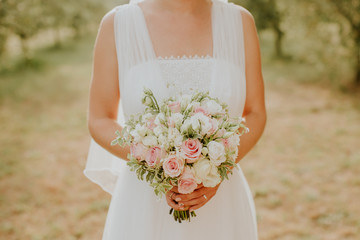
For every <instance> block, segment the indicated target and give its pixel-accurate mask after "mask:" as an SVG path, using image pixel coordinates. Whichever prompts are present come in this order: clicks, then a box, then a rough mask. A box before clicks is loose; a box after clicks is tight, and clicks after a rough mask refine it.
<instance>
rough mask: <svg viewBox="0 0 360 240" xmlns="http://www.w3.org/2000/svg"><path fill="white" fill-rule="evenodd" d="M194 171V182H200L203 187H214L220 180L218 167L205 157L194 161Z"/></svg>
mask: <svg viewBox="0 0 360 240" xmlns="http://www.w3.org/2000/svg"><path fill="white" fill-rule="evenodd" d="M194 171H195V178H196V182H197V183H198V184H200V183H201V182H202V183H203V185H204V186H205V187H215V186H216V185H217V184H219V183H220V182H221V177H220V174H219V172H218V168H217V167H216V166H215V165H214V164H213V163H211V162H210V161H209V160H208V159H206V158H203V159H201V160H199V161H197V162H195V163H194Z"/></svg>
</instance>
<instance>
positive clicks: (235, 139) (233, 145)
mask: <svg viewBox="0 0 360 240" xmlns="http://www.w3.org/2000/svg"><path fill="white" fill-rule="evenodd" d="M228 143H229V148H230V149H231V150H234V149H237V146H239V145H240V137H239V135H238V134H233V135H231V136H230V137H229V138H228Z"/></svg>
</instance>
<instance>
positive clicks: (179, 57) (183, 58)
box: [157, 54, 213, 60]
mask: <svg viewBox="0 0 360 240" xmlns="http://www.w3.org/2000/svg"><path fill="white" fill-rule="evenodd" d="M212 58H213V56H211V55H209V54H206V55H201V56H199V55H197V54H195V55H183V56H176V57H175V56H173V55H171V56H166V57H162V56H158V57H157V59H158V60H191V59H194V60H196V59H212Z"/></svg>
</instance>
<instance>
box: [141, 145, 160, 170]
mask: <svg viewBox="0 0 360 240" xmlns="http://www.w3.org/2000/svg"><path fill="white" fill-rule="evenodd" d="M163 156H164V151H163V150H162V149H161V148H160V147H152V148H150V149H149V150H148V152H147V154H146V158H145V161H146V163H147V164H148V165H149V167H152V168H153V167H156V165H158V164H159V163H160V160H161V158H162V157H163Z"/></svg>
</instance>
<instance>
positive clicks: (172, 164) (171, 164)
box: [163, 155, 185, 177]
mask: <svg viewBox="0 0 360 240" xmlns="http://www.w3.org/2000/svg"><path fill="white" fill-rule="evenodd" d="M184 165H185V161H184V160H183V159H181V158H178V157H176V155H170V156H169V157H167V158H166V159H165V160H164V162H163V169H164V172H165V174H166V175H168V176H170V177H177V176H179V175H180V174H181V172H182V170H183V169H184Z"/></svg>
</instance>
